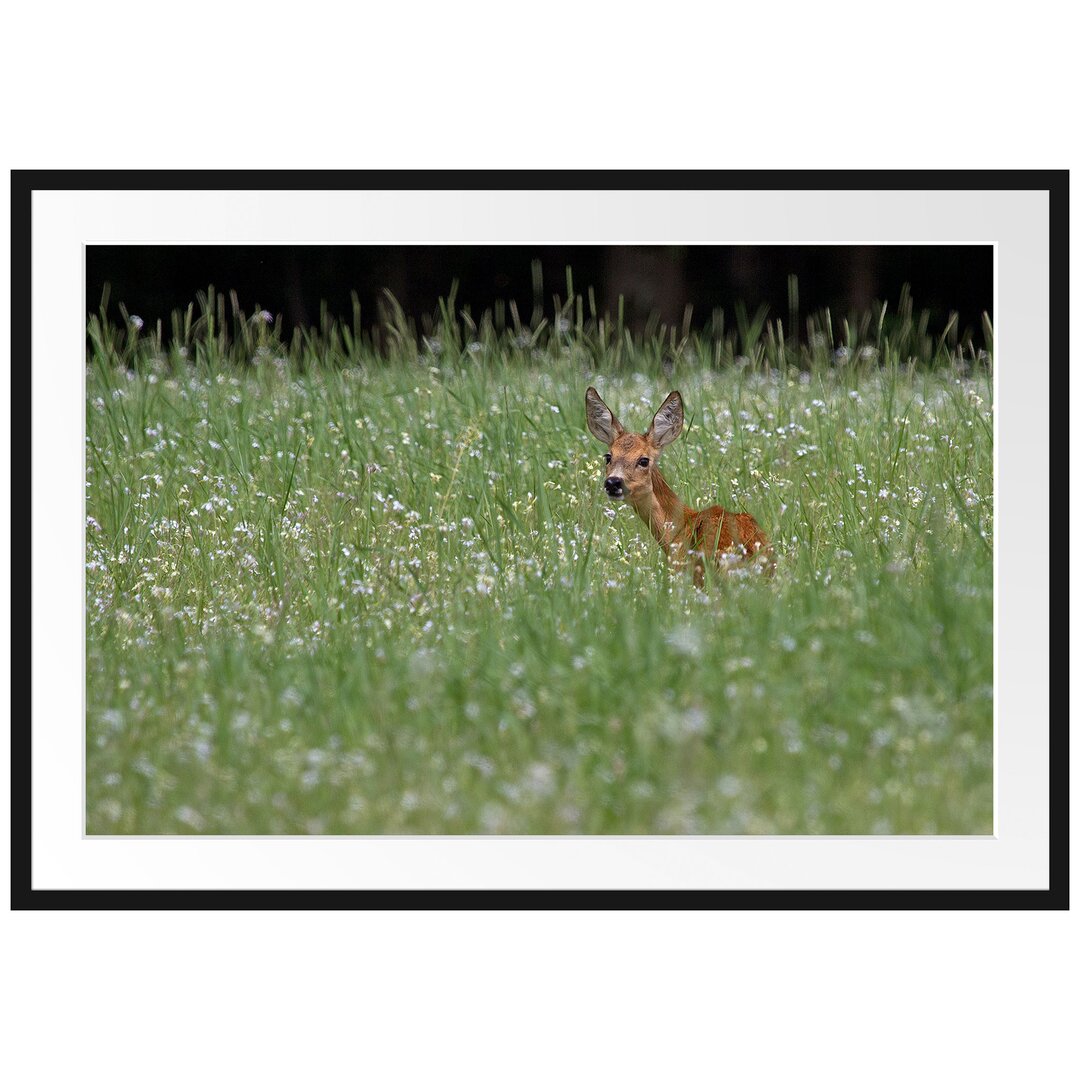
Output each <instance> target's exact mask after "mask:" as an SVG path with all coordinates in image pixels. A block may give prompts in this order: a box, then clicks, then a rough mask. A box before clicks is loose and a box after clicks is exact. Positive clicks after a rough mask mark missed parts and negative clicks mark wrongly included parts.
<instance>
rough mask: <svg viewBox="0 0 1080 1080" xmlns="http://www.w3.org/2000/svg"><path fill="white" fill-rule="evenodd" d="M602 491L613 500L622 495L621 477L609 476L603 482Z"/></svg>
mask: <svg viewBox="0 0 1080 1080" xmlns="http://www.w3.org/2000/svg"><path fill="white" fill-rule="evenodd" d="M604 490H605V491H606V492H607V493H608V494H609V495H610V496H611V497H612V498H615V497H616V496H618V495H621V494H622V493H623V489H622V477H621V476H609V477H608V478H607V479H606V480H605V481H604Z"/></svg>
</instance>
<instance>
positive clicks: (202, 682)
mask: <svg viewBox="0 0 1080 1080" xmlns="http://www.w3.org/2000/svg"><path fill="white" fill-rule="evenodd" d="M995 257H996V256H995V247H994V245H993V243H991V242H980V243H958V242H949V243H929V242H927V243H829V244H825V243H818V244H807V243H758V244H751V243H745V244H721V243H712V242H694V243H691V242H685V243H679V244H675V243H665V244H660V243H648V244H646V243H606V244H586V243H575V244H556V243H550V242H545V243H532V244H529V243H512V244H495V243H475V244H452V243H398V244H384V243H380V244H358V243H340V244H332V245H331V244H300V243H274V244H271V243H265V244H248V243H230V244H216V245H214V244H193V243H168V244H163V243H158V244H154V243H138V244H134V243H131V244H123V243H110V244H101V243H88V244H87V245H86V246H85V268H84V273H85V577H84V581H85V663H86V667H85V707H86V714H85V831H86V834H87V835H88V836H90V837H94V836H102V835H107V836H118V835H124V836H128V835H172V834H185V835H191V834H202V835H229V836H236V835H249V836H250V835H259V836H261V835H268V834H270V835H301V836H314V835H341V834H348V835H357V834H360V835H371V834H377V835H397V836H404V835H411V836H417V835H419V836H445V835H471V836H488V835H492V834H498V835H510V836H553V835H558V836H566V835H575V836H596V835H621V834H631V835H649V836H671V835H683V836H690V835H693V836H740V835H777V834H781V835H789V836H821V835H843V836H853V835H854V836H912V835H916V836H930V835H952V836H990V835H991V834H992V833H993V832H994V821H995V818H994V808H995V803H994V768H995V756H994V752H995V741H994V736H995V731H994V691H995V683H994V671H995V666H994V610H995V609H994V598H995V597H994V594H995V579H994V550H995V532H994V507H995V352H994V326H995V268H996V263H995Z"/></svg>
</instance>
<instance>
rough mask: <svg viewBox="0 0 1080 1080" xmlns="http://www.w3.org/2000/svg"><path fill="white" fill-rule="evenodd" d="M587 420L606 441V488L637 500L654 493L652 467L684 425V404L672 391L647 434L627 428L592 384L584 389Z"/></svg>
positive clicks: (615, 496) (613, 495) (614, 496)
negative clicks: (637, 433) (635, 433)
mask: <svg viewBox="0 0 1080 1080" xmlns="http://www.w3.org/2000/svg"><path fill="white" fill-rule="evenodd" d="M585 423H586V424H587V425H588V428H589V431H590V432H592V434H593V435H594V436H595V437H596V438H597V439H599V440H600V441H601V442H602V443H604V444H605V445H606V446H607V448H608V452H607V454H605V455H604V460H605V461H606V462H607V475H606V476H605V477H604V490H605V491H606V492H607V493H608V495H609V496H610V497H611V498H612V499H623V498H625V499H628V500H629V501H630V502H638V501H639V500H642V499H646V498H648V497H649V496H650V495H651V494H652V486H653V467H654V466H655V464H656V459H657V458H658V457H659V456H660V451H661V450H663V448H664V447H665V446H667V445H669V444H670V443H673V442H674V441H675V440H676V439H677V438H678V437H679V433H680V432H681V431H682V427H683V403H682V398H681V397H680V396H679V392H678V390H673V391H672V392H671V393H670V394H668V396H667V397H666V398H664V404H663V405H661V406H660V408H659V409H657V410H656V415H655V416H654V417H653V420H652V423H651V424H650V425H649V430H648V431H646V432H645V434H644V435H634V434H633V433H631V432H629V431H627V430H626V429H625V428H624V427H623V426H622V424H620V423H619V421H618V420H617V419H616V418H615V414H614V413H613V412H612V411H611V410H610V409H609V408H608V407H607V406H606V405H605V404H604V401H603V398H601V397H600V395H599V394H598V393H597V392H596V391H595V390H594V389H593V388H592V387H591V386H590V387H589V389H588V390H586V391H585Z"/></svg>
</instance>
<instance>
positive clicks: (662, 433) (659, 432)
mask: <svg viewBox="0 0 1080 1080" xmlns="http://www.w3.org/2000/svg"><path fill="white" fill-rule="evenodd" d="M682 424H683V408H682V398H681V397H680V395H679V391H678V390H672V391H671V393H670V394H668V396H667V397H666V398H664V404H663V405H661V406H660V408H659V409H657V410H656V415H655V416H654V417H653V421H652V423H651V424H650V425H649V430H648V431H646V432H645V437H646V438H647V439H648V440H649V441H650V442H651V443H652V444H653V446H655V447H656V448H657V449H658V450H660V449H663V448H664V447H665V446H667V445H668V444H669V443H673V442H674V441H675V440H676V439H677V438H678V437H679V432H681V431H682Z"/></svg>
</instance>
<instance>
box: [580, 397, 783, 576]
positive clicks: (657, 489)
mask: <svg viewBox="0 0 1080 1080" xmlns="http://www.w3.org/2000/svg"><path fill="white" fill-rule="evenodd" d="M585 422H586V423H587V424H588V427H589V431H590V432H591V433H592V434H593V435H594V436H595V437H596V438H597V439H599V440H600V441H601V442H602V443H604V444H605V445H606V446H607V448H608V453H606V454H605V455H604V461H605V462H607V476H606V477H605V479H604V490H605V491H606V492H607V494H608V496H609V497H610V498H612V499H626V500H627V501H628V502H629V503H630V505H631V506H632V507H633V508H634V510H635V511H636V512H637V515H638V517H640V518H641V520H642V521H644V522H645V524H646V525H648V526H649V529H650V530H651V532H652V534H653V536H655V537H656V539H657V542H658V543H659V544H660V546H661V547H662V548H663V549H664V551H665V552H666V553H667V555H668V557H669V558H670V559H671V561H672V563H673V564H674V565H676V566H680V567H681V566H685V565H686V563H687V559H689V560H690V562H691V565H692V566H693V572H694V584H695V585H697V586H698V587H699V588H701V587H702V586H703V585H704V583H705V560H706V559H709V560H711V561H712V564H713V565H714V566H717V567H720V566H723V564H724V562H725V556H726V557H727V558H729V559H730V558H734V559H736V560H738V561H740V562H749V563H752V564H757V565H759V566H761V568H762V569H763V570H764V572H765V573H767V574H769V575H772V574H773V573H774V572H775V570H776V557H775V555H774V553H773V549H772V546H771V545H770V544H769V541H768V538H767V537H766V536H765V534H764V533H763V532H762V531H761V527H760V526H759V525H758V523H757V522H756V521H755V520H754V519H753V518H752V517H751V516H750V515H749V514H733V513H732V512H731V511H730V510H725V509H724V508H723V507H721V506H709V507H706V508H705V509H704V510H691V509H690V508H689V507H688V506H687V505H686V504H685V503H684V502H683V501H682V500H681V499H680V498H679V497H678V495H676V494H675V492H674V491H672V490H671V488H670V487H668V484H667V481H666V480H665V479H664V477H663V476H662V475H661V473H660V470H659V469H658V468H657V467H656V459H657V458H658V457H659V456H660V451H661V450H663V449H664V447H665V446H669V445H670V444H671V443H673V442H674V441H675V440H676V439H677V438H678V437H679V434H680V432H681V431H682V428H683V403H682V397H681V396H680V395H679V392H678V391H677V390H675V391H673V392H672V393H670V394H668V396H667V397H666V398H665V399H664V404H663V405H661V406H660V408H659V409H657V411H656V415H655V416H654V417H653V421H652V423H651V424H650V425H649V430H648V431H646V432H645V434H644V435H633V434H631V433H630V432H628V431H627V430H626V429H625V428H624V427H623V426H622V424H620V423H619V421H618V420H617V419H616V418H615V414H614V413H612V411H611V410H610V409H609V408H608V407H607V406H606V405H605V404H604V401H603V399H602V398H601V397H600V395H599V394H598V393H597V392H596V391H595V390H594V389H593V388H592V387H591V386H590V387H589V389H588V390H587V391H586V392H585Z"/></svg>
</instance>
